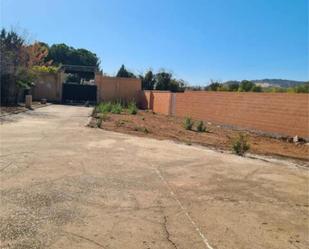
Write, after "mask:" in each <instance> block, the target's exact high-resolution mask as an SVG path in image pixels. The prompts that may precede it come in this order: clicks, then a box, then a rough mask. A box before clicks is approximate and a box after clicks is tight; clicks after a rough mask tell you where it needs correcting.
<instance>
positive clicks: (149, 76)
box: [139, 70, 186, 92]
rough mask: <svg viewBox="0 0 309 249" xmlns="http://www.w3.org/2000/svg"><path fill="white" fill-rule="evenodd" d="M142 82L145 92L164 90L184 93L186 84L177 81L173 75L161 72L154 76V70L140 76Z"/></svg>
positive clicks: (179, 80)
mask: <svg viewBox="0 0 309 249" xmlns="http://www.w3.org/2000/svg"><path fill="white" fill-rule="evenodd" d="M139 77H140V79H141V80H142V88H143V90H163V91H172V92H180V91H184V89H185V87H186V83H185V82H184V81H183V80H181V79H175V78H174V77H173V74H172V73H170V72H166V71H165V70H161V71H160V72H158V73H156V74H154V73H153V72H152V70H148V71H147V72H146V73H145V74H144V75H140V76H139Z"/></svg>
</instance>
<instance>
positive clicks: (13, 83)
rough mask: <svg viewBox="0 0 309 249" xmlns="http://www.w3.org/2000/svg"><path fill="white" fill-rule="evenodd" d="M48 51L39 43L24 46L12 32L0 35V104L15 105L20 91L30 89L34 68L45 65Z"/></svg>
mask: <svg viewBox="0 0 309 249" xmlns="http://www.w3.org/2000/svg"><path fill="white" fill-rule="evenodd" d="M47 53H48V50H47V49H46V47H43V46H42V45H41V44H39V43H34V44H31V45H28V44H26V42H25V39H24V38H23V37H22V36H20V35H19V34H18V33H16V32H14V31H13V30H11V31H9V32H7V31H6V30H5V29H2V30H1V33H0V58H1V60H0V61H1V70H0V71H1V103H2V104H6V105H7V104H16V103H17V101H18V98H19V96H20V95H21V93H22V91H23V90H25V89H30V87H31V86H32V85H33V82H34V79H35V77H36V71H35V70H34V66H43V65H45V63H44V61H45V58H46V56H47Z"/></svg>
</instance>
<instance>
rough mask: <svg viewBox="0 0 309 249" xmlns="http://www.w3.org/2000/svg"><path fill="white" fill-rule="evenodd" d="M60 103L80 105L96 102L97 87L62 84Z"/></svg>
mask: <svg viewBox="0 0 309 249" xmlns="http://www.w3.org/2000/svg"><path fill="white" fill-rule="evenodd" d="M62 101H63V102H64V103H68V102H69V103H71V102H75V103H82V102H86V101H89V102H91V103H96V102H97V86H96V85H81V84H78V83H63V85H62Z"/></svg>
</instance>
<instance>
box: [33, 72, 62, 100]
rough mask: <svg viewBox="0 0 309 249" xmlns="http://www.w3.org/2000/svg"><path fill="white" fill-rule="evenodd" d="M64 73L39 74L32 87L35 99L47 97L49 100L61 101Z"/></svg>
mask: <svg viewBox="0 0 309 249" xmlns="http://www.w3.org/2000/svg"><path fill="white" fill-rule="evenodd" d="M63 77H64V75H63V73H62V72H56V73H45V72H41V73H39V74H38V77H37V79H36V80H35V85H34V87H33V88H32V89H31V94H32V98H33V100H37V101H38V100H41V99H42V98H45V99H47V100H48V101H49V102H61V99H62V82H63Z"/></svg>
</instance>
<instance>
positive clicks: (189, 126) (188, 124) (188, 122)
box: [183, 117, 194, 130]
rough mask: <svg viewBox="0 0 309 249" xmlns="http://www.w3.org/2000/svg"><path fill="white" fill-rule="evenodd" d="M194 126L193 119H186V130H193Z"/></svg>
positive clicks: (184, 124)
mask: <svg viewBox="0 0 309 249" xmlns="http://www.w3.org/2000/svg"><path fill="white" fill-rule="evenodd" d="M193 125H194V122H193V121H192V119H191V118H189V117H186V118H185V120H184V123H183V126H184V128H185V129H186V130H192V127H193Z"/></svg>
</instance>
